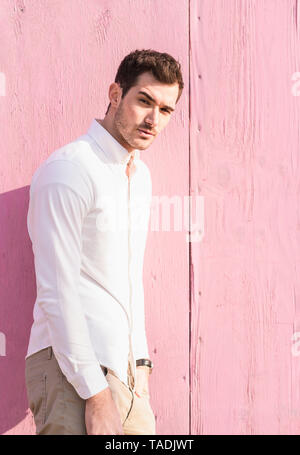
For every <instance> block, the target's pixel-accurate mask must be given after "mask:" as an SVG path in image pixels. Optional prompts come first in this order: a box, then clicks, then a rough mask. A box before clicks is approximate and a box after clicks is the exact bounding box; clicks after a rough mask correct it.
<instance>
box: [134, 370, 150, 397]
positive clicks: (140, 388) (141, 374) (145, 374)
mask: <svg viewBox="0 0 300 455" xmlns="http://www.w3.org/2000/svg"><path fill="white" fill-rule="evenodd" d="M149 371H150V370H149V367H147V366H146V365H140V366H138V367H136V388H135V389H136V390H135V393H136V395H137V396H139V397H140V395H141V394H142V393H143V392H146V393H148V394H149V374H150V373H149Z"/></svg>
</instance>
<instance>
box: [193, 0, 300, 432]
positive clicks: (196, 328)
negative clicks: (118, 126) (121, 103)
mask: <svg viewBox="0 0 300 455" xmlns="http://www.w3.org/2000/svg"><path fill="white" fill-rule="evenodd" d="M298 8H299V4H298V2H296V1H293V0H288V1H286V0H257V1H238V0H201V1H200V0H191V14H190V23H191V54H190V55H191V132H190V134H191V193H192V194H194V195H196V194H198V195H203V196H204V201H205V202H204V205H205V235H204V239H203V241H202V242H201V243H200V244H199V243H198V244H197V243H192V244H191V248H192V255H191V271H192V274H191V279H192V282H191V286H192V325H191V337H192V346H191V365H192V370H191V374H192V390H191V394H192V395H191V397H192V399H191V404H192V409H191V414H192V422H191V424H192V426H191V428H192V434H299V433H300V395H299V379H300V376H299V372H300V369H299V362H300V358H299V357H297V356H293V355H292V340H291V337H292V334H293V333H294V332H295V331H297V330H298V331H299V327H300V326H299V322H300V321H299V305H300V301H299V291H300V283H299V271H300V270H299V265H300V264H299V259H300V255H299V253H300V249H299V248H300V230H299V226H300V224H299V190H300V182H299V120H300V118H299V106H300V98H297V97H295V96H293V95H292V93H291V87H292V81H291V77H292V74H293V73H294V72H295V71H299V69H300V62H299V49H300V47H299V44H300V43H299V21H298V19H297V17H299V9H298ZM297 24H298V25H297ZM199 75H200V77H199Z"/></svg>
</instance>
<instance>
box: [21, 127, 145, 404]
mask: <svg viewBox="0 0 300 455" xmlns="http://www.w3.org/2000/svg"><path fill="white" fill-rule="evenodd" d="M133 153H134V161H133V163H134V164H135V166H136V171H135V172H134V173H133V174H132V175H131V177H130V180H129V179H128V177H127V175H126V165H127V163H128V161H129V159H130V157H131V154H130V153H129V152H128V151H127V150H126V149H125V148H124V147H123V146H121V145H120V143H119V142H118V141H117V140H116V139H115V138H114V137H113V136H112V135H111V134H110V133H109V132H108V131H107V130H106V129H105V128H104V127H103V126H101V125H100V124H99V123H98V122H97V121H96V120H93V122H92V124H91V126H90V128H89V130H88V132H87V134H85V135H82V136H80V137H79V138H77V139H76V140H74V141H73V142H71V143H69V144H67V145H65V146H64V147H62V148H60V149H58V150H55V151H54V152H53V153H52V154H51V155H50V156H49V157H48V158H47V159H46V161H44V162H43V163H42V164H41V166H40V167H39V168H38V169H37V170H36V172H35V173H34V175H33V177H32V181H31V186H30V201H29V209H28V216H27V226H28V232H29V236H30V238H31V241H32V247H33V253H34V264H35V273H36V285H37V297H36V301H35V304H34V309H33V318H34V322H33V325H32V327H31V333H30V339H29V345H28V350H27V354H26V357H28V356H30V355H31V354H34V353H35V352H37V351H39V350H41V349H43V348H45V347H48V346H52V348H53V352H54V354H55V357H56V359H57V361H58V364H59V366H60V368H61V370H62V372H63V373H64V375H65V376H66V378H67V380H68V381H69V382H70V383H71V384H72V385H73V387H74V388H75V390H76V391H77V393H78V394H79V395H80V397H81V398H83V399H87V398H89V397H91V396H93V395H95V394H96V393H98V392H100V391H102V390H103V389H104V388H106V387H107V386H108V382H107V380H106V378H105V375H104V373H103V371H102V369H101V367H100V364H101V365H104V366H106V367H108V368H111V369H112V370H114V372H115V373H116V375H117V376H118V377H119V378H120V379H121V380H122V381H123V382H125V383H126V384H127V367H128V360H129V361H130V363H131V366H132V371H133V375H134V377H135V375H136V364H135V361H136V360H137V359H139V358H149V352H148V345H147V338H146V332H145V319H144V289H143V261H144V250H145V244H146V238H147V231H148V221H149V217H150V207H151V195H152V183H151V175H150V171H149V169H148V167H147V166H146V164H145V163H144V162H143V161H142V160H141V159H140V156H139V151H138V150H134V152H133ZM26 357H25V358H26Z"/></svg>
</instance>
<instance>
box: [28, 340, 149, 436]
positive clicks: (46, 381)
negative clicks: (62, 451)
mask: <svg viewBox="0 0 300 455" xmlns="http://www.w3.org/2000/svg"><path fill="white" fill-rule="evenodd" d="M100 367H101V365H100V364H99V368H100ZM102 369H103V371H105V370H104V367H102ZM106 380H107V382H108V385H109V387H110V389H111V392H112V396H113V399H114V401H115V403H116V406H117V409H118V411H119V414H120V417H121V421H122V426H123V431H124V434H125V435H134V434H137V435H138V434H146V435H147V434H148V435H151V434H156V432H155V431H156V429H155V417H154V414H153V411H152V408H151V405H150V396H149V393H148V392H147V391H146V390H144V391H143V392H142V393H141V394H140V395H141V396H140V397H138V396H137V395H136V394H135V393H134V392H133V391H132V384H133V377H132V374H131V370H130V364H129V362H128V385H127V384H125V383H124V382H122V381H121V380H120V379H119V378H118V377H117V376H116V375H115V374H114V372H113V371H112V370H110V369H108V371H107V374H106ZM25 383H26V390H27V397H28V403H29V408H30V410H31V412H32V413H33V417H34V421H35V425H36V434H37V435H44V434H47V435H48V434H51V435H57V434H63V435H72V434H76V435H82V434H87V432H86V426H85V402H86V400H84V399H82V398H81V397H80V396H79V395H78V393H77V392H76V391H75V389H74V387H73V386H72V385H71V384H70V383H69V382H68V381H67V378H66V376H65V375H64V374H63V373H62V371H61V369H60V367H59V365H58V362H57V360H56V358H55V355H54V353H53V350H52V348H51V346H49V347H48V348H45V349H42V350H41V351H39V352H36V353H35V354H33V355H31V356H29V357H28V358H27V359H26V360H25Z"/></svg>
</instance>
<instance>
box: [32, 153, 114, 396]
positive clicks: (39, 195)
mask: <svg viewBox="0 0 300 455" xmlns="http://www.w3.org/2000/svg"><path fill="white" fill-rule="evenodd" d="M89 201H90V195H89V188H88V186H87V184H86V183H85V181H84V179H83V177H82V175H81V172H80V170H79V168H78V165H76V164H74V163H72V162H69V161H63V160H56V161H53V162H51V163H49V164H48V165H47V166H46V167H45V168H44V169H43V170H42V172H41V173H40V175H39V177H38V179H37V181H35V184H34V187H33V188H32V191H31V195H30V206H29V212H28V230H29V233H30V236H31V240H32V246H33V252H34V257H35V258H34V259H35V270H36V280H37V289H38V296H39V300H38V303H39V305H40V307H41V308H42V310H43V312H44V314H45V317H46V318H47V325H48V331H49V336H50V339H51V344H52V347H53V351H54V354H55V357H56V358H57V361H58V363H59V366H60V368H61V370H62V372H63V373H64V374H65V376H66V377H67V380H68V381H69V382H70V383H71V384H72V385H73V387H74V388H75V390H76V391H77V393H78V394H79V396H80V397H81V398H84V399H86V398H89V397H91V396H92V395H95V394H96V393H98V392H100V391H102V390H103V389H105V388H106V387H108V383H107V381H106V379H105V376H104V374H103V371H102V369H101V368H100V365H99V362H98V361H97V358H96V356H95V353H94V350H93V348H92V345H91V340H90V336H89V332H88V327H87V322H86V319H85V316H84V312H83V309H82V306H81V302H80V299H79V293H78V286H79V274H80V264H81V228H82V223H83V219H84V217H85V215H86V213H87V211H88V209H89Z"/></svg>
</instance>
